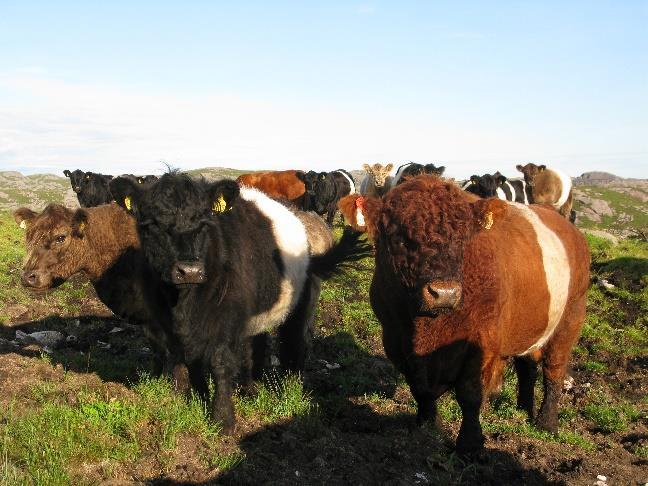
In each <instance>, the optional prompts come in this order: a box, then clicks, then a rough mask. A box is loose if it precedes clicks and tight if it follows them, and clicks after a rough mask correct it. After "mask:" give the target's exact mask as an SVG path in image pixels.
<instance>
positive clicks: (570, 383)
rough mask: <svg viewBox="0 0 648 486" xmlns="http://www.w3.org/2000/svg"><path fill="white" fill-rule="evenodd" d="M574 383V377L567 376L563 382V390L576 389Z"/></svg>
mask: <svg viewBox="0 0 648 486" xmlns="http://www.w3.org/2000/svg"><path fill="white" fill-rule="evenodd" d="M574 383H575V380H574V377H573V376H569V375H567V376H566V377H565V379H564V380H563V390H565V391H569V390H571V389H572V388H574Z"/></svg>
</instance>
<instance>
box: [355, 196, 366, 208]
mask: <svg viewBox="0 0 648 486" xmlns="http://www.w3.org/2000/svg"><path fill="white" fill-rule="evenodd" d="M364 203H365V200H364V197H359V198H357V199H356V201H355V205H356V208H358V209H363V208H364Z"/></svg>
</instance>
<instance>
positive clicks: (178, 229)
mask: <svg viewBox="0 0 648 486" xmlns="http://www.w3.org/2000/svg"><path fill="white" fill-rule="evenodd" d="M110 188H111V191H112V193H113V194H114V195H115V199H116V200H117V202H118V203H119V204H120V205H122V207H124V208H126V209H127V210H128V211H130V212H131V213H132V214H133V215H134V216H135V218H136V220H137V224H138V233H139V236H140V241H141V245H142V251H143V252H144V255H145V258H146V260H147V261H148V263H149V265H150V266H151V268H152V269H153V271H154V272H155V273H156V274H158V275H159V277H160V278H161V280H162V281H164V282H167V283H169V284H173V285H174V286H175V287H176V288H177V290H178V298H177V301H176V302H175V303H174V304H173V305H174V306H173V310H172V313H173V331H174V334H175V335H176V336H177V337H178V339H179V341H180V344H181V346H182V348H183V350H184V356H185V361H186V363H187V365H188V368H189V377H190V381H191V384H192V386H193V387H194V389H195V390H196V391H197V393H198V394H199V396H201V397H202V398H203V399H205V400H206V399H207V397H208V387H207V380H206V374H207V373H209V374H210V375H211V377H212V378H213V381H214V385H215V394H214V398H213V401H212V404H211V413H212V417H213V418H214V419H216V420H220V421H221V422H222V424H223V428H224V430H225V431H226V432H229V431H231V430H232V428H233V425H234V408H233V404H232V399H231V395H232V386H233V379H234V377H235V375H236V373H237V372H238V371H240V370H241V368H242V366H246V365H249V363H247V364H246V362H244V359H243V356H242V352H246V350H248V349H250V344H249V343H250V340H251V339H254V336H257V335H261V334H262V333H264V332H268V331H270V330H272V329H273V328H277V327H278V328H279V340H280V343H279V355H280V361H281V364H282V366H283V367H284V368H287V369H289V370H300V369H302V368H303V366H304V361H305V349H306V340H307V334H308V333H307V329H306V321H307V320H308V316H309V315H310V314H311V313H312V311H313V307H314V306H315V305H317V300H318V295H314V293H317V292H318V289H319V281H318V280H317V279H320V278H328V277H330V276H332V275H333V274H335V273H337V272H339V271H340V269H341V266H343V265H344V264H345V263H346V262H349V261H354V260H358V259H359V258H362V257H364V256H366V255H368V254H369V249H368V247H367V245H366V244H361V243H359V240H358V238H359V235H358V234H357V233H353V232H351V231H346V232H345V233H344V235H343V236H342V239H341V240H340V241H339V242H338V243H337V244H335V245H334V246H333V247H332V248H331V249H330V250H328V251H326V252H325V253H323V254H321V255H317V256H309V246H308V239H307V235H306V230H305V228H304V225H303V224H302V222H301V221H300V220H299V218H298V217H297V216H296V215H295V214H294V213H293V212H292V211H291V210H289V209H288V208H286V207H285V206H283V205H282V204H280V203H279V202H277V201H274V200H272V199H270V198H269V197H267V196H265V195H264V194H263V193H261V192H259V191H257V190H256V189H252V188H248V187H243V188H239V186H238V184H237V183H236V182H235V181H230V180H223V181H218V182H214V183H207V182H206V181H204V180H194V179H191V178H190V177H188V176H186V175H182V174H176V173H170V174H165V175H163V176H162V177H161V178H160V180H159V181H158V182H156V183H154V184H152V185H151V186H149V187H145V186H143V185H139V184H136V183H133V182H132V181H130V180H128V179H125V178H117V179H115V180H113V181H112V182H111V184H110ZM246 359H247V358H246Z"/></svg>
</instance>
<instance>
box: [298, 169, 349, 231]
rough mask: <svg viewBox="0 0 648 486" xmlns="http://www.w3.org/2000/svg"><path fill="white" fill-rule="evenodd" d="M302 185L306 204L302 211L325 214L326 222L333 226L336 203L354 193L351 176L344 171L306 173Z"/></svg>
mask: <svg viewBox="0 0 648 486" xmlns="http://www.w3.org/2000/svg"><path fill="white" fill-rule="evenodd" d="M304 185H305V186H306V193H307V197H306V199H307V200H308V204H304V209H305V210H308V211H315V212H316V213H317V214H319V215H320V216H324V214H326V222H327V223H328V224H329V225H332V224H333V218H334V217H335V212H336V211H337V203H338V201H339V200H340V199H342V198H343V197H344V196H348V195H349V194H355V193H356V187H355V182H354V181H353V176H352V175H351V174H349V173H348V172H347V171H346V170H344V169H339V170H334V171H333V172H328V173H327V172H319V173H318V172H313V171H310V172H307V173H306V174H305V175H304Z"/></svg>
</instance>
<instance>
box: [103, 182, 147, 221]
mask: <svg viewBox="0 0 648 486" xmlns="http://www.w3.org/2000/svg"><path fill="white" fill-rule="evenodd" d="M108 188H109V189H110V193H111V194H112V197H113V199H114V200H115V202H116V203H117V204H119V205H120V206H121V207H122V208H124V209H125V210H126V211H128V212H129V213H132V212H134V211H135V208H136V207H137V203H138V202H139V199H140V195H141V192H142V191H141V189H140V188H139V184H137V183H136V182H134V181H133V180H131V179H128V178H126V177H117V178H115V179H113V180H112V181H110V184H108Z"/></svg>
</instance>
